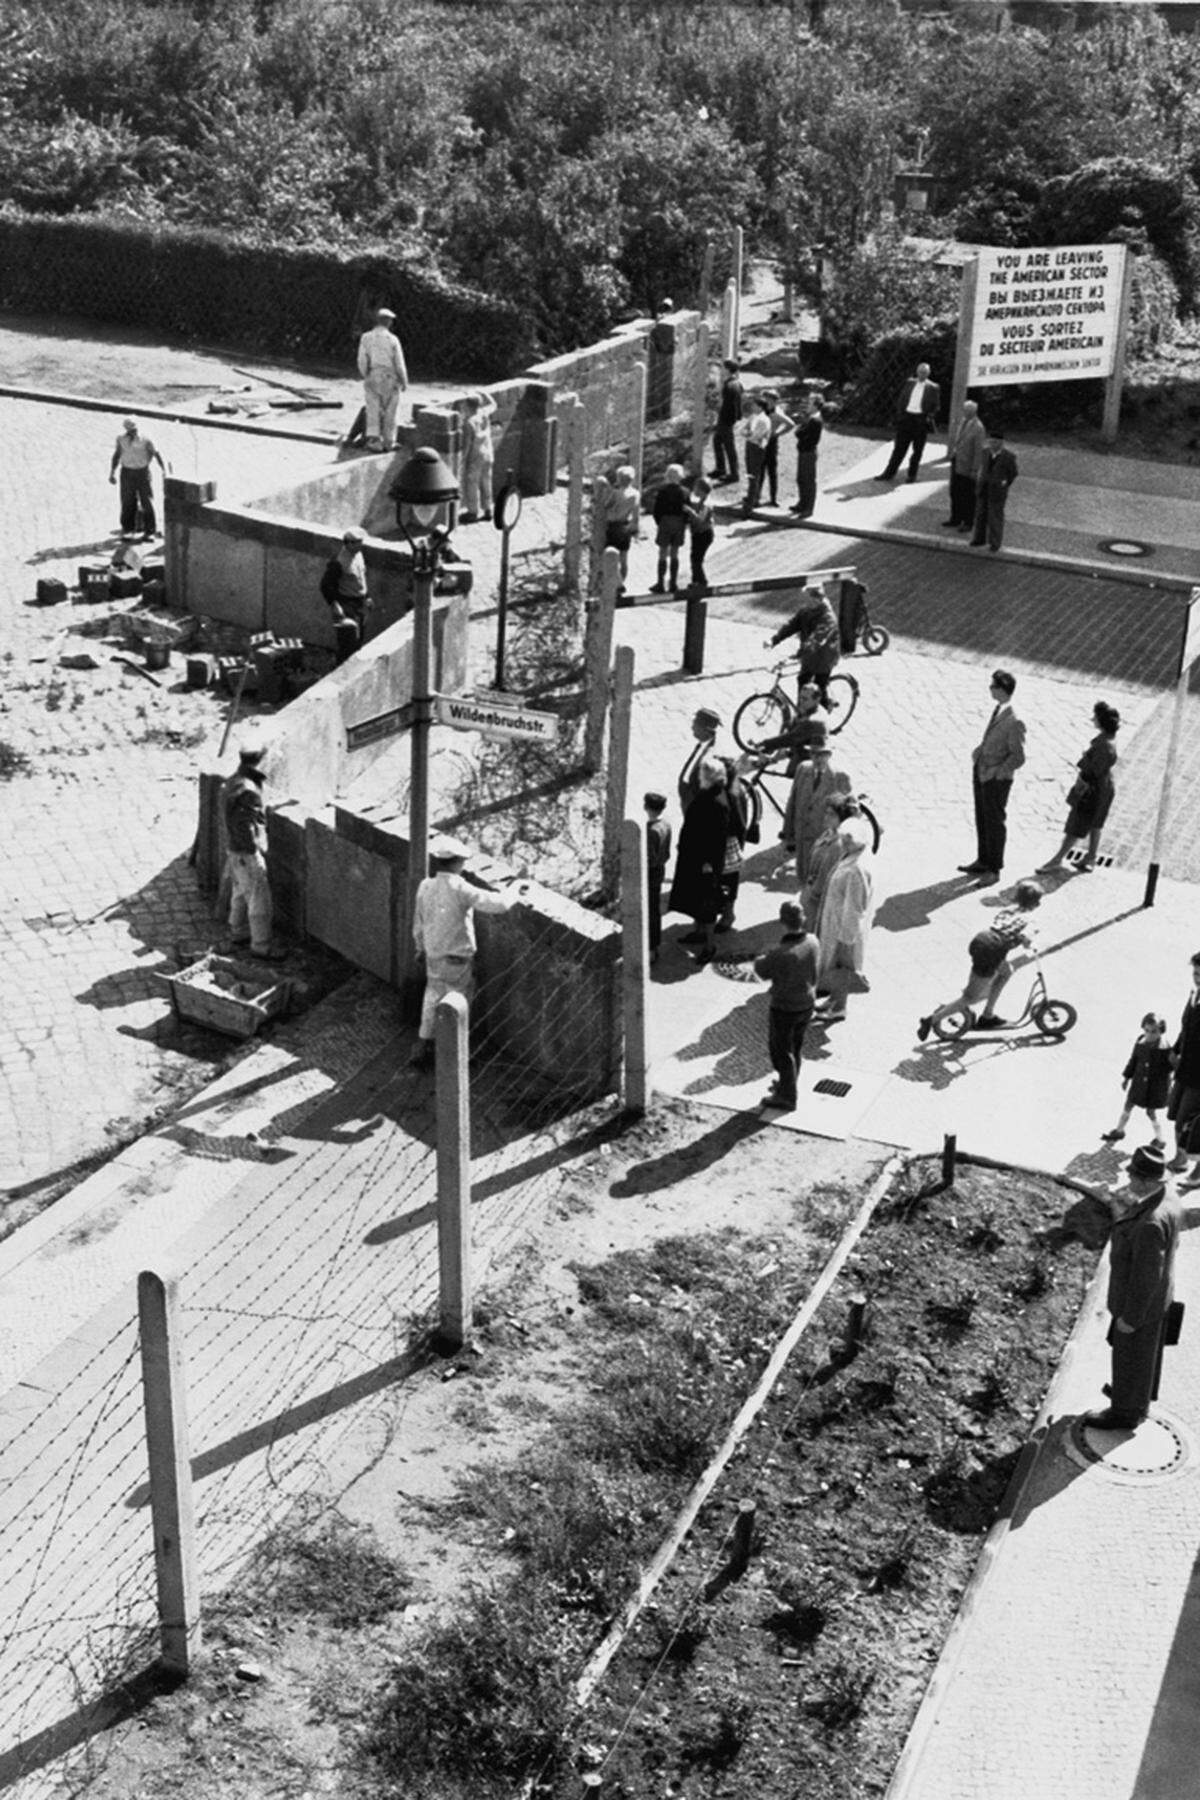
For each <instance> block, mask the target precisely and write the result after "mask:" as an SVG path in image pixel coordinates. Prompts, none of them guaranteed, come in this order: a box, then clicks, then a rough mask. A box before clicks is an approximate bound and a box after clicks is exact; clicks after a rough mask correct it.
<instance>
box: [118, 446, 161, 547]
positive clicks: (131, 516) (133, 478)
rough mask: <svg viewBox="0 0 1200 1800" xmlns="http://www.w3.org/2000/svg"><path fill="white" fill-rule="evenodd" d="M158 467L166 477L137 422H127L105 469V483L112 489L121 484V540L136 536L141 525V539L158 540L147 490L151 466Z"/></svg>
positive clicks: (152, 448) (148, 489)
mask: <svg viewBox="0 0 1200 1800" xmlns="http://www.w3.org/2000/svg"><path fill="white" fill-rule="evenodd" d="M151 463H157V464H158V466H159V468H160V469H161V470H162V471H163V473H164V474H165V473H166V467H167V465H166V463H165V462H164V461H163V459H162V457H161V456H160V455H159V454H158V451H157V450H156V449H155V448H154V445H153V444H152V443H151V442H150V439H149V438H148V437H143V435H142V433H141V432H140V431H139V430H138V422H137V420H136V419H126V420H125V421H124V422H123V424H122V427H121V435H120V437H119V438H118V439H117V441H116V444H115V446H114V448H113V453H112V461H111V463H110V464H109V466H108V479H109V483H110V485H112V486H114V487H115V485H116V482H117V477H118V475H119V476H120V481H121V536H122V537H123V538H133V537H136V536H137V535H138V525H139V521H140V525H141V535H142V537H143V538H144V539H148V538H153V537H157V535H158V522H157V520H156V519H155V517H154V494H153V492H152V490H151V487H150V465H151Z"/></svg>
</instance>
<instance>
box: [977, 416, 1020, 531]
mask: <svg viewBox="0 0 1200 1800" xmlns="http://www.w3.org/2000/svg"><path fill="white" fill-rule="evenodd" d="M1016 479H1017V459H1016V457H1015V456H1014V455H1013V453H1012V451H1011V450H1010V449H1009V448H1008V446H1007V445H1006V444H1005V442H1004V433H1003V432H1002V431H998V430H996V429H994V428H993V430H991V431H990V432H989V433H988V438H987V442H986V444H985V445H984V446H983V460H982V462H981V463H980V465H979V473H978V474H977V475H976V477H975V529H974V531H973V532H972V534H971V543H972V545H973V546H975V547H976V548H978V547H979V546H980V545H982V544H986V545H987V547H988V549H989V550H992V551H995V550H998V549H999V548H1000V545H1001V542H1002V541H1003V538H1004V508H1005V505H1006V504H1007V501H1008V490H1009V488H1010V487H1011V486H1012V484H1013V482H1014V481H1015V480H1016Z"/></svg>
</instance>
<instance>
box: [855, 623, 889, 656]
mask: <svg viewBox="0 0 1200 1800" xmlns="http://www.w3.org/2000/svg"><path fill="white" fill-rule="evenodd" d="M891 641H892V634H891V632H890V631H885V630H884V629H883V626H882V625H868V626H867V629H866V630H865V631H864V632H863V634H862V646H863V649H864V650H865V651H866V653H867V655H868V656H882V655H883V653H884V651H885V650H886V649H887V647H888V645H889V644H890V643H891Z"/></svg>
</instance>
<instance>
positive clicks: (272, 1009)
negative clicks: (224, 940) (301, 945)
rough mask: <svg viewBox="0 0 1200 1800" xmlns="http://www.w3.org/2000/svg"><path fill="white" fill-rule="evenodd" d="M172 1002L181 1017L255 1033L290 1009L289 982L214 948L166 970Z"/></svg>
mask: <svg viewBox="0 0 1200 1800" xmlns="http://www.w3.org/2000/svg"><path fill="white" fill-rule="evenodd" d="M160 979H161V980H163V981H165V982H166V984H167V987H168V988H169V989H170V991H171V1004H172V1006H173V1007H174V1009H175V1015H176V1017H177V1018H180V1019H190V1020H191V1022H192V1023H193V1024H194V1025H206V1026H207V1027H208V1028H209V1030H210V1031H222V1032H224V1033H225V1035H226V1036H227V1037H235V1038H251V1037H253V1036H254V1034H255V1032H256V1031H257V1030H258V1029H259V1027H260V1025H265V1024H266V1022H267V1020H268V1019H274V1018H277V1017H278V1016H279V1014H280V1013H281V1012H283V1011H284V1009H285V1007H286V1006H287V1002H288V988H289V983H288V982H287V980H286V979H284V980H280V979H279V978H278V977H277V976H273V975H267V974H264V973H263V971H262V970H261V969H259V968H256V967H255V966H253V965H252V964H247V963H242V962H236V961H235V960H234V959H233V958H232V957H229V956H221V955H219V954H218V953H217V951H215V950H210V951H209V952H208V954H207V955H206V956H202V957H201V958H200V960H199V962H194V963H190V964H189V965H188V967H187V968H186V969H181V970H180V971H179V973H178V974H177V975H163V976H161V977H160Z"/></svg>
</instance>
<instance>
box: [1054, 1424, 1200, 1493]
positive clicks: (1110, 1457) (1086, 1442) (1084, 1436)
mask: <svg viewBox="0 0 1200 1800" xmlns="http://www.w3.org/2000/svg"><path fill="white" fill-rule="evenodd" d="M1067 1449H1068V1451H1069V1452H1070V1453H1071V1454H1072V1456H1073V1457H1074V1460H1075V1461H1076V1462H1078V1463H1082V1464H1084V1465H1086V1466H1087V1467H1091V1468H1097V1469H1103V1471H1104V1473H1105V1474H1106V1475H1110V1476H1112V1478H1113V1479H1114V1480H1115V1481H1135V1482H1143V1481H1163V1480H1166V1479H1168V1478H1169V1477H1170V1476H1172V1475H1178V1474H1180V1473H1181V1472H1182V1470H1183V1469H1184V1468H1185V1467H1186V1466H1187V1464H1188V1462H1189V1461H1190V1459H1191V1446H1190V1445H1189V1443H1188V1440H1187V1438H1186V1437H1185V1436H1184V1433H1183V1429H1182V1427H1181V1426H1179V1425H1178V1424H1177V1423H1176V1422H1175V1420H1174V1419H1171V1418H1168V1417H1166V1415H1165V1414H1162V1413H1155V1414H1152V1416H1151V1417H1150V1418H1148V1419H1146V1420H1145V1421H1144V1422H1143V1423H1142V1424H1141V1425H1139V1426H1138V1428H1137V1430H1136V1431H1097V1430H1096V1428H1095V1426H1093V1425H1088V1424H1087V1423H1086V1422H1085V1420H1083V1419H1082V1418H1078V1419H1074V1420H1072V1422H1071V1425H1070V1427H1069V1430H1068V1441H1067Z"/></svg>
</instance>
